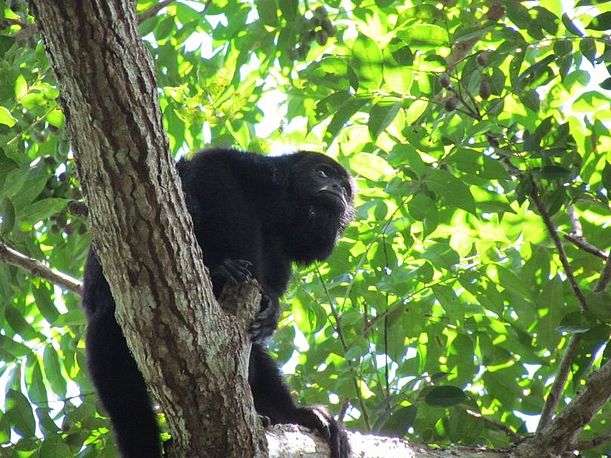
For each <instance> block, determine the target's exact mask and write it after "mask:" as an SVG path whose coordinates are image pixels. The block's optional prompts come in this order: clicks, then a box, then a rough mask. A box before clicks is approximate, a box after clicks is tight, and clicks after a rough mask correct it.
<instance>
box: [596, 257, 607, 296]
mask: <svg viewBox="0 0 611 458" xmlns="http://www.w3.org/2000/svg"><path fill="white" fill-rule="evenodd" d="M609 282H611V255H609V256H607V262H606V263H605V267H603V271H602V272H601V274H600V278H599V279H598V282H597V283H596V286H595V287H594V292H595V293H602V292H603V291H604V290H605V289H607V286H609Z"/></svg>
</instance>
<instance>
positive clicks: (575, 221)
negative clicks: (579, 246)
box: [566, 204, 583, 238]
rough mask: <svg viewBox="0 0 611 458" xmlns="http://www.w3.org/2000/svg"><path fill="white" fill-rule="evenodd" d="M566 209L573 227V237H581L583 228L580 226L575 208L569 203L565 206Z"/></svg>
mask: <svg viewBox="0 0 611 458" xmlns="http://www.w3.org/2000/svg"><path fill="white" fill-rule="evenodd" d="M566 209H567V211H568V212H569V218H570V219H571V226H572V227H573V231H572V232H571V234H573V235H574V236H575V237H579V238H582V237H583V228H582V227H581V221H579V217H578V216H577V214H576V213H575V209H574V208H573V206H572V205H571V204H568V205H567V206H566Z"/></svg>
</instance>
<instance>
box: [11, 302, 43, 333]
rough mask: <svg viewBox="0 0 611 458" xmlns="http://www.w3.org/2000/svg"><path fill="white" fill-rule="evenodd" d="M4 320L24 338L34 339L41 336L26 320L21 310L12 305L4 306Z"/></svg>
mask: <svg viewBox="0 0 611 458" xmlns="http://www.w3.org/2000/svg"><path fill="white" fill-rule="evenodd" d="M4 315H5V317H6V321H7V322H8V324H9V325H10V326H11V328H13V331H15V332H16V333H17V334H19V335H20V336H21V337H22V338H23V339H25V340H35V339H39V338H41V337H43V336H42V335H40V334H39V333H38V332H36V330H35V329H34V328H33V327H32V325H31V324H30V323H28V322H27V321H26V319H25V318H24V317H23V315H22V314H21V312H20V311H19V310H17V309H16V308H15V307H13V306H12V305H10V306H8V307H6V310H5V311H4Z"/></svg>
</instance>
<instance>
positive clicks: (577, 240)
mask: <svg viewBox="0 0 611 458" xmlns="http://www.w3.org/2000/svg"><path fill="white" fill-rule="evenodd" d="M564 238H565V239H566V240H568V241H569V242H571V243H572V244H573V245H577V246H578V247H579V248H581V249H582V250H583V251H587V252H588V253H590V254H593V255H594V256H598V257H599V258H600V259H603V260H605V261H606V260H607V255H606V254H605V253H604V251H602V250H599V249H598V248H596V247H595V246H594V245H590V244H589V243H588V242H586V240H585V239H584V238H583V237H581V236H578V235H575V234H565V235H564Z"/></svg>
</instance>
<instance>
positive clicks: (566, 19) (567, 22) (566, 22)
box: [562, 13, 583, 37]
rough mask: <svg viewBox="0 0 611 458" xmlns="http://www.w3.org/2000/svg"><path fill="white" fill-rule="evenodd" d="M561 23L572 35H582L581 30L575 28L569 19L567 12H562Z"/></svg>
mask: <svg viewBox="0 0 611 458" xmlns="http://www.w3.org/2000/svg"><path fill="white" fill-rule="evenodd" d="M562 23H563V24H564V26H565V27H566V29H567V30H568V31H569V32H571V33H572V34H573V35H577V36H578V37H583V32H582V31H581V30H579V29H578V28H577V26H576V25H575V24H574V23H573V21H571V18H569V16H568V14H566V13H562Z"/></svg>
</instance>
